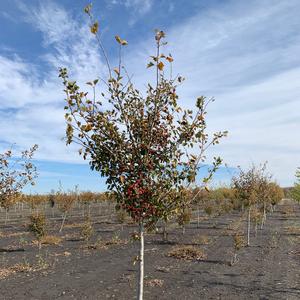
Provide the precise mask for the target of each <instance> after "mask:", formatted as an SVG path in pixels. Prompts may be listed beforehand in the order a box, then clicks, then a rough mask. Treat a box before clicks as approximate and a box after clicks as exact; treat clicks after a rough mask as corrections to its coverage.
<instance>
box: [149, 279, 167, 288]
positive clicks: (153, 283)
mask: <svg viewBox="0 0 300 300" xmlns="http://www.w3.org/2000/svg"><path fill="white" fill-rule="evenodd" d="M163 284H164V281H163V280H162V279H148V280H145V286H149V287H162V286H163Z"/></svg>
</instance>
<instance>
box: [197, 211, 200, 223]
mask: <svg viewBox="0 0 300 300" xmlns="http://www.w3.org/2000/svg"><path fill="white" fill-rule="evenodd" d="M199 227H200V209H199V207H198V209H197V228H199Z"/></svg>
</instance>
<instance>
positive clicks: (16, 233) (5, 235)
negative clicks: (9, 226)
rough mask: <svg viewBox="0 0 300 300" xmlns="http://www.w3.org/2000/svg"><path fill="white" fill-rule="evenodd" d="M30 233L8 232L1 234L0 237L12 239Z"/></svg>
mask: <svg viewBox="0 0 300 300" xmlns="http://www.w3.org/2000/svg"><path fill="white" fill-rule="evenodd" d="M28 234H29V232H27V231H23V232H7V233H1V232H0V237H1V238H10V237H19V236H23V235H28Z"/></svg>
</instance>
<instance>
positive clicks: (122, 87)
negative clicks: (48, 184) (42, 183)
mask: <svg viewBox="0 0 300 300" xmlns="http://www.w3.org/2000/svg"><path fill="white" fill-rule="evenodd" d="M91 8H92V6H91V5H88V6H86V7H85V9H84V11H85V13H86V14H87V16H88V18H89V21H90V31H91V34H92V35H93V36H94V37H95V39H94V41H95V43H96V44H97V45H98V46H99V51H100V52H101V54H102V57H103V59H104V61H105V63H106V70H102V76H101V77H100V76H98V77H96V79H94V80H92V81H89V82H87V90H83V89H81V88H80V87H79V85H78V84H77V82H76V81H74V80H72V79H70V78H69V73H68V70H67V69H66V68H61V69H60V71H59V77H60V78H61V79H62V82H63V86H64V92H65V95H66V99H65V107H64V109H65V111H66V113H65V119H66V143H67V144H75V145H78V151H79V154H80V155H81V156H82V157H83V159H84V160H88V162H89V165H90V167H91V169H92V170H95V171H96V172H99V173H100V175H101V176H103V177H105V178H106V184H107V189H108V192H109V194H110V195H111V197H112V199H113V200H114V201H115V202H116V208H117V209H118V210H122V211H125V212H126V213H127V214H128V215H129V216H130V217H131V218H132V221H133V222H135V223H136V224H137V225H138V227H139V241H140V253H139V259H138V260H139V289H138V299H140V300H141V299H142V298H143V286H144V285H143V280H144V232H145V230H147V228H153V226H155V225H156V224H157V223H158V222H159V221H162V222H165V223H167V222H168V221H169V220H170V219H171V218H174V217H176V218H178V219H179V220H180V222H181V223H182V225H184V224H185V223H186V222H187V221H188V220H189V217H188V216H189V213H190V210H191V209H192V208H195V207H198V208H199V210H200V209H202V208H203V209H204V210H205V211H206V212H207V213H208V214H219V213H222V212H224V211H230V210H232V209H239V210H242V211H246V212H247V215H248V229H249V230H248V244H249V242H250V240H249V239H250V221H251V219H253V218H252V216H253V215H254V214H257V212H259V216H260V217H259V218H258V220H260V221H257V223H259V222H260V223H261V224H262V226H263V224H264V223H265V221H266V214H267V212H268V210H272V209H273V207H274V205H275V204H276V203H278V201H280V199H281V198H282V194H281V189H280V188H279V187H278V185H277V184H276V183H274V182H272V181H271V179H270V176H269V175H268V174H267V173H266V170H265V166H262V167H258V168H255V167H253V168H251V169H250V170H248V171H243V170H240V172H239V173H238V174H237V176H236V177H234V178H233V180H232V186H231V188H224V189H217V190H215V191H213V192H211V193H210V192H208V191H207V186H208V185H209V182H210V180H211V178H212V176H213V174H214V173H215V172H216V170H217V169H218V167H219V166H220V165H221V163H222V159H221V158H220V157H215V158H214V159H213V161H212V162H211V163H210V165H211V168H210V169H209V170H208V172H207V176H206V177H205V178H204V179H203V180H201V182H196V178H198V177H197V174H198V173H199V170H200V169H201V168H202V167H203V165H204V163H205V162H206V163H207V152H208V151H209V149H210V148H211V147H213V146H214V145H216V144H218V143H219V142H220V141H221V139H222V138H224V137H225V136H226V135H227V131H219V132H215V133H213V134H210V133H209V130H208V128H207V110H208V107H209V105H210V104H211V103H212V102H213V101H214V99H213V98H206V97H205V96H199V97H198V98H197V99H196V101H195V106H194V110H192V109H187V108H184V107H181V106H180V103H182V100H181V99H179V96H178V94H177V88H178V87H179V86H180V85H181V84H182V83H183V82H184V78H183V77H182V76H180V75H178V74H176V75H175V76H174V74H173V71H172V70H173V67H172V65H173V63H174V58H173V57H172V55H171V54H166V53H164V51H163V49H165V48H164V47H165V46H166V44H167V42H166V41H165V33H164V32H163V31H161V30H156V31H155V36H154V42H155V43H154V55H152V56H150V60H149V61H148V63H147V64H146V66H145V67H147V68H148V69H149V71H150V72H151V74H152V75H153V80H151V81H150V83H147V84H145V88H144V90H142V91H140V90H139V89H137V87H136V86H135V85H134V83H133V77H132V76H131V75H130V74H129V71H128V70H127V67H126V64H125V62H124V60H123V49H124V48H125V47H127V45H128V42H127V41H126V40H124V39H123V38H121V37H120V36H118V35H116V36H115V41H116V44H117V47H118V53H119V56H118V58H117V59H116V60H113V63H111V61H110V59H109V54H108V53H107V52H106V50H105V47H104V45H103V44H102V39H101V35H100V34H99V28H100V27H101V26H100V25H99V23H98V21H97V20H95V19H94V17H93V15H92V12H91ZM87 63H88V62H87ZM185 101H186V100H185ZM36 150H37V146H34V147H33V148H32V149H30V150H28V151H25V152H23V153H22V155H21V158H19V159H14V158H13V157H12V151H11V150H9V151H7V152H5V153H3V154H1V156H0V176H1V179H0V204H1V206H2V207H4V208H5V209H6V208H8V207H9V206H10V205H11V203H14V201H16V199H23V200H22V201H32V199H33V198H36V199H40V198H39V197H40V196H20V193H21V191H22V189H23V187H24V186H25V185H27V184H33V183H34V180H35V178H36V177H37V170H36V168H35V167H34V165H33V164H32V157H33V154H34V152H35V151H36ZM195 185H198V186H200V188H193V187H194V186H195ZM75 196H76V197H77V196H78V195H77V194H76V195H75ZM18 197H20V198H18ZM92 197H94V195H93V196H92ZM74 198H75V197H74V195H71V194H68V193H67V194H64V193H58V194H57V195H54V196H53V198H52V200H53V201H54V202H56V201H57V203H64V202H66V203H67V204H66V206H65V209H66V211H67V210H68V209H69V208H70V207H71V206H72V205H71V204H72V203H73V201H74ZM26 199H27V200H26ZM43 199H44V198H43ZM59 199H60V200H59ZM67 199H69V200H67ZM71 199H72V200H71ZM44 200H45V201H48V200H49V199H48V200H46V199H44ZM64 216H65V217H66V214H65V215H64ZM65 217H64V218H65Z"/></svg>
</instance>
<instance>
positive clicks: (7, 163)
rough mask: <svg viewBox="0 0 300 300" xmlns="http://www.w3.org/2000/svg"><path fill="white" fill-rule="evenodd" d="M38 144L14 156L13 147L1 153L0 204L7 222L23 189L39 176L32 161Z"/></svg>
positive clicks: (32, 183)
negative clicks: (11, 209) (9, 211)
mask: <svg viewBox="0 0 300 300" xmlns="http://www.w3.org/2000/svg"><path fill="white" fill-rule="evenodd" d="M37 148H38V145H34V146H33V147H32V148H30V149H29V150H24V151H22V152H21V155H20V157H14V155H13V151H12V149H10V150H7V151H6V152H4V153H0V206H1V207H2V208H4V209H5V224H6V222H7V216H8V210H9V208H10V206H11V205H12V204H13V203H14V202H15V201H16V199H17V198H18V197H19V196H20V195H21V191H22V189H23V188H24V187H25V186H26V185H28V184H31V185H34V180H35V179H36V178H37V171H36V167H35V166H34V165H33V163H32V159H33V155H34V153H35V151H36V150H37Z"/></svg>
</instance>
